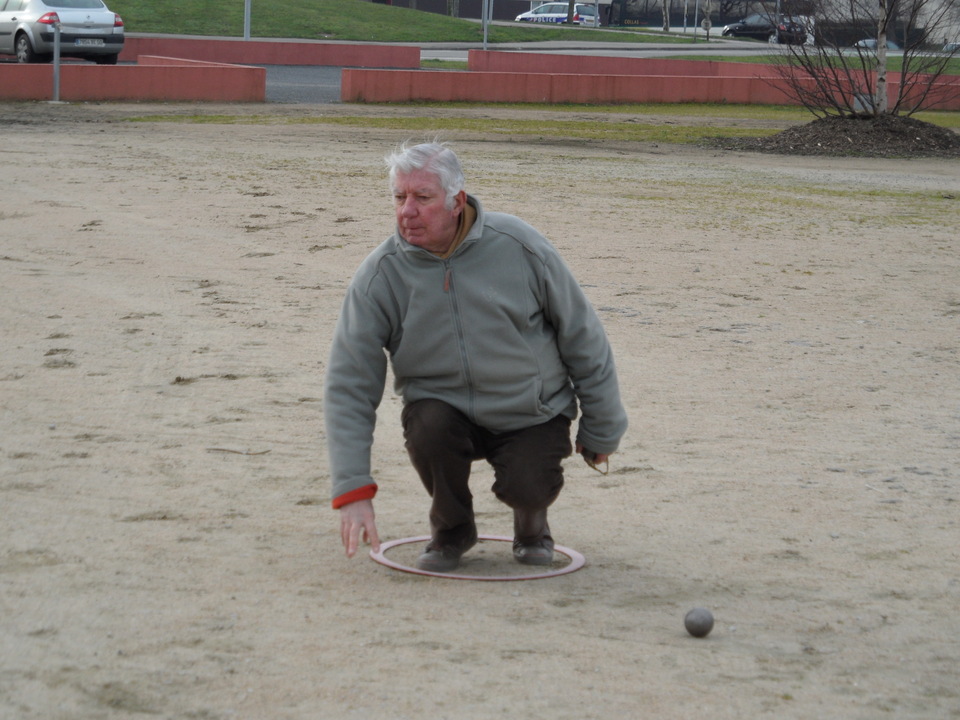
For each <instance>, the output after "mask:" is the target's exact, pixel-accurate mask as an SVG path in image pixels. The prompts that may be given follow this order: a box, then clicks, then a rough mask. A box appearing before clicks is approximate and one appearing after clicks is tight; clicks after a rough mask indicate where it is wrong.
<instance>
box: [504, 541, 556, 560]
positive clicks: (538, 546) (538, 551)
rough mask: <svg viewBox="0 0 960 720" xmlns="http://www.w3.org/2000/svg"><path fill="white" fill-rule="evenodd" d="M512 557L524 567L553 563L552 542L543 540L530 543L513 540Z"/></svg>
mask: <svg viewBox="0 0 960 720" xmlns="http://www.w3.org/2000/svg"><path fill="white" fill-rule="evenodd" d="M513 557H514V558H516V560H517V562H518V563H523V564H524V565H549V564H550V563H552V562H553V540H552V539H550V538H543V539H541V540H535V541H534V542H532V543H524V542H520V541H519V540H514V541H513Z"/></svg>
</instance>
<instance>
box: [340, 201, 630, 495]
mask: <svg viewBox="0 0 960 720" xmlns="http://www.w3.org/2000/svg"><path fill="white" fill-rule="evenodd" d="M468 202H469V203H470V204H471V205H473V206H474V208H475V209H476V210H477V219H476V221H475V222H474V224H473V227H472V228H471V229H470V231H469V232H468V233H467V235H466V237H465V238H464V239H463V241H462V242H461V243H460V245H459V247H458V248H457V249H456V251H455V252H454V253H453V254H452V255H451V256H450V257H449V258H446V259H441V258H439V257H437V256H436V255H434V254H432V253H430V252H428V251H426V250H423V249H422V248H418V247H414V246H413V245H410V244H409V243H407V242H406V241H405V240H404V239H403V238H401V237H400V235H399V232H397V233H395V234H394V235H393V236H392V237H390V238H389V239H387V240H386V241H385V242H384V243H383V244H382V245H380V247H378V248H377V249H376V250H374V251H373V252H372V253H371V254H370V255H369V256H368V257H367V258H366V259H365V260H364V262H363V263H362V264H361V265H360V267H359V268H358V270H357V272H356V274H355V275H354V277H353V280H352V281H351V283H350V286H349V288H348V290H347V295H346V298H345V300H344V303H343V308H342V311H341V314H340V318H339V320H338V322H337V326H336V330H335V331H334V336H333V344H332V347H331V351H330V359H329V363H328V366H327V373H326V381H325V395H324V415H325V421H326V430H327V442H328V444H329V455H330V471H331V476H332V480H333V497H334V498H335V499H336V498H337V497H339V496H342V495H345V494H346V493H350V492H352V491H355V490H357V489H359V488H362V487H364V486H369V485H373V484H374V481H373V479H372V477H371V474H370V448H371V446H372V444H373V432H374V425H375V422H376V411H377V407H378V405H379V404H380V401H381V399H382V397H383V391H384V384H385V382H386V370H387V357H388V356H389V360H390V363H391V365H392V369H393V374H394V377H395V390H396V391H397V393H398V394H399V395H400V396H401V397H402V398H403V401H404V403H410V402H414V401H416V400H421V399H424V398H435V399H439V400H443V401H444V402H446V403H448V404H450V405H452V406H453V407H455V408H457V409H458V410H460V411H461V412H463V413H464V414H465V415H466V416H467V417H468V418H470V420H471V421H473V422H474V423H476V424H478V425H480V426H482V427H484V428H486V429H488V430H490V431H493V432H504V431H510V430H518V429H521V428H525V427H531V426H533V425H538V424H540V423H544V422H547V421H548V420H550V419H551V418H553V417H555V416H557V415H559V414H561V413H563V414H564V415H566V416H568V417H570V418H571V419H574V418H576V416H577V403H578V401H579V405H580V410H581V412H582V417H581V420H580V423H579V427H578V431H577V441H578V442H580V443H581V444H582V445H583V446H584V447H585V448H587V449H589V450H592V451H594V452H598V453H611V452H613V451H614V450H616V449H617V447H618V444H619V441H620V438H621V437H622V436H623V433H624V432H625V431H626V428H627V418H626V413H625V412H624V409H623V405H622V403H621V401H620V391H619V386H618V383H617V374H616V370H615V368H614V361H613V353H612V351H611V349H610V344H609V342H608V341H607V337H606V334H605V333H604V330H603V327H602V326H601V324H600V320H599V318H598V317H597V315H596V312H595V311H594V309H593V307H592V306H591V305H590V302H589V301H588V300H587V298H586V296H585V295H584V294H583V291H582V290H581V288H580V286H579V285H578V284H577V281H576V280H575V279H574V277H573V275H572V274H571V272H570V270H569V268H568V267H567V266H566V264H565V263H564V262H563V260H562V259H561V257H560V255H559V253H558V252H557V251H556V249H555V248H554V247H553V246H552V245H551V244H550V242H549V241H548V240H547V239H546V238H544V237H543V236H542V235H540V233H538V232H537V231H536V230H534V229H533V228H532V227H531V226H530V225H528V224H526V223H525V222H523V221H522V220H520V219H519V218H516V217H513V216H512V215H506V214H503V213H486V212H484V210H483V208H482V206H481V205H480V202H479V201H478V200H477V199H476V198H474V197H472V196H468Z"/></svg>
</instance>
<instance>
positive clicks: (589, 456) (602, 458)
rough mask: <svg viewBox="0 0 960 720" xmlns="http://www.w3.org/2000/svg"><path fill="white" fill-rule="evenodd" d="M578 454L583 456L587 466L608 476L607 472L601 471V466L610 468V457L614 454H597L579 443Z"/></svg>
mask: <svg viewBox="0 0 960 720" xmlns="http://www.w3.org/2000/svg"><path fill="white" fill-rule="evenodd" d="M577 452H578V453H580V454H581V455H583V459H584V461H586V463H587V465H589V466H590V467H592V468H593V469H594V470H597V471H598V472H601V473H603V474H604V475H606V470H601V469H600V467H599V466H600V465H604V466H609V464H610V455H611V454H612V453H595V452H592V451H591V450H587V449H586V448H585V447H583V445H581V444H580V443H577Z"/></svg>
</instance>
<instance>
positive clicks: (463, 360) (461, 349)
mask: <svg viewBox="0 0 960 720" xmlns="http://www.w3.org/2000/svg"><path fill="white" fill-rule="evenodd" d="M443 267H444V271H443V291H444V292H445V293H447V294H449V295H450V307H451V309H452V311H453V324H454V327H455V328H456V331H457V352H458V353H459V355H460V364H461V366H462V367H463V378H464V384H465V385H466V388H467V416H468V417H469V418H470V419H471V420H473V421H474V422H476V416H477V413H476V396H475V394H474V388H473V380H472V379H471V373H470V361H469V358H468V357H467V348H466V345H465V344H464V334H463V319H462V318H461V316H460V303H459V302H458V301H457V293H456V290H455V289H454V290H452V291H451V285H452V275H453V268H451V267H450V262H449V261H448V260H444V261H443Z"/></svg>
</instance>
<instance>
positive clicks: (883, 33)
mask: <svg viewBox="0 0 960 720" xmlns="http://www.w3.org/2000/svg"><path fill="white" fill-rule="evenodd" d="M891 5H895V3H890V4H888V3H887V0H880V24H879V26H878V28H877V95H876V97H875V98H874V100H873V113H874V115H886V114H887V111H888V110H889V108H890V100H889V96H888V94H887V27H889V25H890V8H891Z"/></svg>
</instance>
